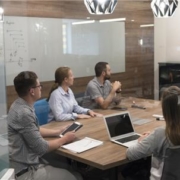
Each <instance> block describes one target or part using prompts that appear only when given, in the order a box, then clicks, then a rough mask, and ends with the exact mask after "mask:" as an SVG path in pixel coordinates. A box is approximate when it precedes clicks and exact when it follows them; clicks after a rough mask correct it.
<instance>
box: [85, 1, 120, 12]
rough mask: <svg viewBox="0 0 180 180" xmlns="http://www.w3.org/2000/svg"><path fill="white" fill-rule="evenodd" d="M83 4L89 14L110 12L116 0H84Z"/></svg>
mask: <svg viewBox="0 0 180 180" xmlns="http://www.w3.org/2000/svg"><path fill="white" fill-rule="evenodd" d="M84 4H85V6H86V8H87V9H88V11H89V13H90V14H111V13H113V11H114V9H115V7H116V4H117V0H84Z"/></svg>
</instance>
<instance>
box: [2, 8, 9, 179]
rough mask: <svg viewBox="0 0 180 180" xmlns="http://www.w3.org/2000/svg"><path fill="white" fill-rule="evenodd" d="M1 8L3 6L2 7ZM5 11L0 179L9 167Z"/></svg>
mask: <svg viewBox="0 0 180 180" xmlns="http://www.w3.org/2000/svg"><path fill="white" fill-rule="evenodd" d="M0 8H1V7H0ZM3 29H4V24H3V13H2V9H0V179H1V177H2V176H3V175H4V173H5V172H6V171H7V168H9V158H8V138H7V121H6V114H7V108H6V107H7V103H6V83H5V57H4V34H3Z"/></svg>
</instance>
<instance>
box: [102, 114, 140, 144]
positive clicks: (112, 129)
mask: <svg viewBox="0 0 180 180" xmlns="http://www.w3.org/2000/svg"><path fill="white" fill-rule="evenodd" d="M104 122H105V124H106V128H107V131H108V135H109V138H110V140H111V141H112V142H115V143H117V144H121V145H123V146H126V147H129V146H131V145H133V144H135V143H137V139H138V138H139V137H140V134H138V133H135V132H134V128H133V125H132V122H131V118H130V115H129V112H127V111H126V112H121V113H118V114H111V115H108V116H104Z"/></svg>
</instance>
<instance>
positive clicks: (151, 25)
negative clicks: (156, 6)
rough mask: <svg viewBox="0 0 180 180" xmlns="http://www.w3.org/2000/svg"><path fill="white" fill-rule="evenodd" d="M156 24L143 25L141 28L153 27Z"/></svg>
mask: <svg viewBox="0 0 180 180" xmlns="http://www.w3.org/2000/svg"><path fill="white" fill-rule="evenodd" d="M153 26H154V24H142V25H140V27H153Z"/></svg>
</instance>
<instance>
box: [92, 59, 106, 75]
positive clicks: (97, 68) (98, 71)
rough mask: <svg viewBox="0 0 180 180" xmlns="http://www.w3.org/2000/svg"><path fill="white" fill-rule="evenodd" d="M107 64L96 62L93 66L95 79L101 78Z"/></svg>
mask: <svg viewBox="0 0 180 180" xmlns="http://www.w3.org/2000/svg"><path fill="white" fill-rule="evenodd" d="M107 64H108V63H107V62H98V63H97V64H96V65H95V68H94V70H95V74H96V77H99V76H101V74H102V72H103V71H105V70H106V65H107Z"/></svg>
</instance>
